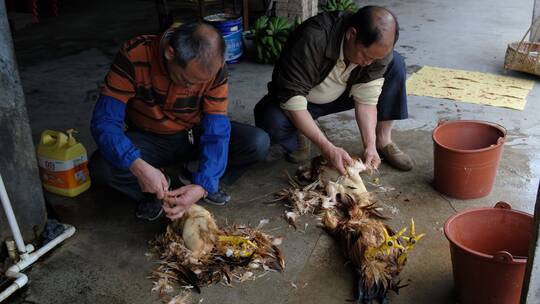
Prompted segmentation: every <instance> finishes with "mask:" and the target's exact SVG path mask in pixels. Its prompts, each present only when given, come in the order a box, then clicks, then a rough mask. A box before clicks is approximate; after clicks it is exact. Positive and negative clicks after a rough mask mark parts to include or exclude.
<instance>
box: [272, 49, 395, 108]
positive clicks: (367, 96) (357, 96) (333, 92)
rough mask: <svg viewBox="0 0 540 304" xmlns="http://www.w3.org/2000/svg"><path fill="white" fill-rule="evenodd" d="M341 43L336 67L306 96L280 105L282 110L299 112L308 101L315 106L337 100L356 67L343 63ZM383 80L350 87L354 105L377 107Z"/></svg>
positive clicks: (297, 97) (291, 99) (294, 97)
mask: <svg viewBox="0 0 540 304" xmlns="http://www.w3.org/2000/svg"><path fill="white" fill-rule="evenodd" d="M343 43H344V40H342V41H341V48H340V51H339V58H338V60H337V62H336V65H335V66H334V67H333V68H332V71H330V74H328V76H326V78H325V79H324V80H323V81H322V82H321V83H319V84H318V85H316V86H315V87H313V88H312V89H311V90H310V91H309V93H308V95H307V96H301V95H297V96H293V97H291V98H290V99H289V100H288V101H287V102H285V103H283V104H282V105H281V108H282V109H285V110H289V111H299V110H305V109H307V104H308V101H309V102H311V103H315V104H325V103H331V102H333V101H334V100H336V99H338V97H339V96H341V94H343V92H345V90H346V89H347V81H348V80H349V77H350V76H351V72H352V71H353V70H354V69H355V68H356V67H357V66H358V65H357V64H354V63H349V65H347V64H346V63H345V57H344V55H343ZM383 84H384V78H379V79H375V80H373V81H370V82H368V83H358V84H354V85H353V86H352V87H351V92H350V96H352V97H353V99H354V101H355V102H356V103H360V104H368V105H377V102H378V99H379V95H380V94H381V91H382V85H383Z"/></svg>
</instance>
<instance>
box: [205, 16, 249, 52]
mask: <svg viewBox="0 0 540 304" xmlns="http://www.w3.org/2000/svg"><path fill="white" fill-rule="evenodd" d="M204 20H205V21H206V22H208V23H210V24H212V25H213V26H215V27H216V28H217V29H218V30H219V32H220V33H221V36H223V39H224V40H225V44H226V46H227V49H226V51H225V60H226V61H227V63H236V62H238V60H240V57H242V54H243V52H244V48H243V45H242V32H243V28H242V17H238V16H236V15H233V14H223V13H221V14H214V15H210V16H206V17H204Z"/></svg>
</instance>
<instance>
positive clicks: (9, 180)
mask: <svg viewBox="0 0 540 304" xmlns="http://www.w3.org/2000/svg"><path fill="white" fill-rule="evenodd" d="M0 174H2V178H3V179H4V182H5V184H6V188H7V192H8V195H9V197H10V199H11V202H12V205H13V209H14V211H15V215H16V217H17V221H18V222H19V226H20V228H21V232H22V234H23V236H24V238H25V240H27V241H29V240H32V239H33V238H34V235H35V234H36V233H41V231H42V229H43V225H44V224H45V220H46V211H45V204H44V200H43V192H42V189H41V182H40V181H39V173H38V170H37V163H36V156H35V148H34V145H33V143H32V137H31V133H30V125H29V123H28V115H27V113H26V103H25V100H24V94H23V91H22V87H21V81H20V78H19V72H18V70H17V64H16V62H15V54H14V51H13V41H12V39H11V33H10V30H9V24H8V19H7V15H6V8H5V4H4V1H0ZM7 237H11V231H10V230H9V226H8V225H7V221H6V218H5V215H4V210H2V208H1V207H0V241H1V242H2V243H3V242H4V240H5V239H6V238H7ZM0 248H2V249H3V248H4V245H3V244H2V246H1V247H0Z"/></svg>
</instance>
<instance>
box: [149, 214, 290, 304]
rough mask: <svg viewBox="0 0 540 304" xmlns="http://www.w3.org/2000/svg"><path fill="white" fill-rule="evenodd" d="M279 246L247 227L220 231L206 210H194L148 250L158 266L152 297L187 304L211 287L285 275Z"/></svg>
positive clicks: (268, 236) (153, 274)
mask: <svg viewBox="0 0 540 304" xmlns="http://www.w3.org/2000/svg"><path fill="white" fill-rule="evenodd" d="M280 244H281V238H277V237H273V236H271V235H268V234H265V233H263V232H261V231H260V230H258V229H254V228H250V227H247V226H242V225H233V226H231V227H227V228H224V229H220V228H219V227H218V226H217V224H216V221H215V219H214V217H213V216H212V214H211V213H210V212H208V210H206V209H204V208H203V207H201V206H199V205H193V206H192V207H191V208H190V209H189V210H188V211H187V212H186V213H185V214H184V216H183V217H182V218H181V219H180V220H177V221H173V222H171V223H170V224H169V225H168V226H167V229H166V232H165V233H164V234H162V235H160V236H158V237H157V238H156V239H155V240H154V241H153V242H151V244H150V245H151V246H150V247H151V254H152V255H154V256H155V257H157V258H158V260H159V262H158V266H157V268H156V269H154V271H153V272H152V274H151V279H152V280H153V282H154V288H153V291H156V292H158V293H159V297H160V299H161V300H162V301H163V302H164V303H171V304H173V303H174V304H180V303H188V301H189V294H190V293H189V291H187V290H193V291H195V292H198V293H200V288H201V287H202V286H206V285H209V284H212V283H219V282H223V283H225V284H228V285H230V284H232V282H233V281H234V280H237V281H246V280H254V279H256V278H257V277H260V276H263V275H265V274H266V273H268V272H269V271H282V270H284V268H285V261H284V259H283V255H282V253H281V250H280V249H279V247H278V246H279V245H280ZM177 287H179V288H177Z"/></svg>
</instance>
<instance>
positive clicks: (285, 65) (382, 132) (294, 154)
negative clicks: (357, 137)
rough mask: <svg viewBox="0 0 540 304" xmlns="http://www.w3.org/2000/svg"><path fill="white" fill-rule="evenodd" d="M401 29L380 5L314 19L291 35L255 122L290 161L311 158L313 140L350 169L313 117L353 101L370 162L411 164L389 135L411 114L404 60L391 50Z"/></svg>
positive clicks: (341, 168) (338, 165)
mask: <svg viewBox="0 0 540 304" xmlns="http://www.w3.org/2000/svg"><path fill="white" fill-rule="evenodd" d="M398 35H399V26H398V23H397V19H396V17H395V16H394V15H393V14H392V13H391V12H390V11H388V10H386V9H385V8H382V7H378V6H366V7H363V8H361V9H360V10H359V11H358V12H356V13H354V14H350V13H345V12H337V11H336V12H330V13H322V14H319V15H317V16H315V17H312V18H310V19H308V20H307V21H305V22H304V23H302V24H301V25H300V26H299V27H298V28H297V29H296V30H295V31H294V32H293V33H292V34H291V36H290V37H289V39H288V41H287V43H286V45H285V47H284V49H283V51H282V53H281V56H280V58H279V60H278V62H277V64H276V65H275V67H274V72H273V74H272V81H271V82H270V83H269V84H268V94H267V95H266V96H265V97H264V98H263V99H262V100H261V101H260V102H259V103H258V104H257V106H256V107H255V124H256V125H257V126H258V127H260V128H262V129H264V130H265V131H266V132H268V134H269V135H270V138H271V140H272V141H273V142H276V143H279V144H280V145H281V146H282V147H283V148H284V150H285V151H286V152H287V153H288V154H287V158H288V159H289V160H290V161H293V162H300V161H303V160H306V159H307V158H308V157H309V156H310V148H309V147H310V142H313V143H314V144H315V145H317V146H318V147H319V148H320V150H321V151H322V154H323V155H324V157H325V158H326V159H327V160H328V161H329V162H330V163H331V164H332V165H333V166H334V167H336V169H338V170H339V171H340V172H341V173H342V174H346V171H345V166H346V165H348V164H351V162H352V159H351V157H350V156H349V154H348V153H347V152H346V151H345V150H344V149H342V148H340V147H338V146H336V145H334V144H333V143H332V142H330V141H329V140H328V139H327V138H326V136H325V135H324V133H323V132H322V131H321V130H320V129H319V127H318V126H317V124H316V122H315V121H316V119H317V118H319V117H321V116H325V115H329V114H333V113H338V112H342V111H347V110H350V109H354V111H355V118H356V122H357V124H358V127H359V129H360V132H361V140H362V142H363V146H364V153H363V159H364V162H365V164H366V165H367V166H368V167H370V168H377V167H378V166H379V164H380V162H381V156H382V157H383V158H384V159H385V160H386V161H387V162H388V163H389V164H390V165H391V166H393V167H395V168H397V169H400V170H405V171H406V170H411V169H412V167H413V161H412V160H411V158H410V157H409V156H408V155H407V154H405V153H404V152H403V151H401V150H400V149H399V148H398V146H397V145H396V144H395V143H394V142H392V137H391V131H392V126H393V122H394V120H399V119H405V118H407V116H408V113H407V94H406V91H405V80H406V68H405V63H404V61H403V57H401V55H399V54H398V53H397V52H395V51H393V48H394V45H395V43H396V41H397V39H398Z"/></svg>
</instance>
